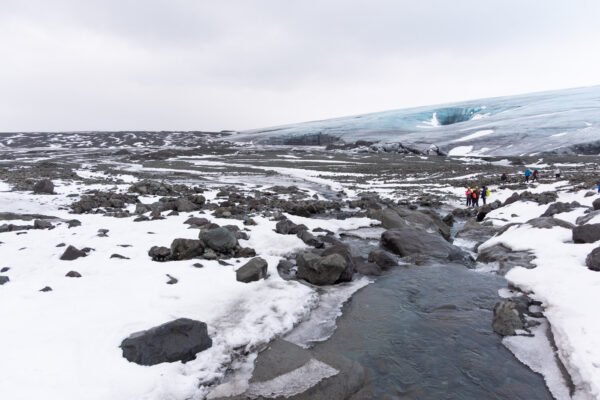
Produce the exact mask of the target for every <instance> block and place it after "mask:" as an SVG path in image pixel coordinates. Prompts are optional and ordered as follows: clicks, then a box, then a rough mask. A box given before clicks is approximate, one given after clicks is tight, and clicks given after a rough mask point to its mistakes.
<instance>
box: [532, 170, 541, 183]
mask: <svg viewBox="0 0 600 400" xmlns="http://www.w3.org/2000/svg"><path fill="white" fill-rule="evenodd" d="M539 174H540V171H538V169H537V168H536V169H535V171H533V179H532V180H531V182H535V181H537V179H538V175H539Z"/></svg>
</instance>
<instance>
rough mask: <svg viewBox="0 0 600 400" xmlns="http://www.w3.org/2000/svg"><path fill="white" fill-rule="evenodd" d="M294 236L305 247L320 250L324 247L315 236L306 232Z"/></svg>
mask: <svg viewBox="0 0 600 400" xmlns="http://www.w3.org/2000/svg"><path fill="white" fill-rule="evenodd" d="M296 236H298V237H299V238H300V240H302V241H303V242H304V243H306V244H307V245H309V246H312V247H316V248H317V249H320V248H321V247H323V246H324V243H323V241H322V240H321V239H319V238H317V237H316V236H315V235H313V234H312V233H310V232H309V231H307V230H302V231H300V232H298V233H297V235H296Z"/></svg>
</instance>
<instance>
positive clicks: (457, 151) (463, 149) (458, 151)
mask: <svg viewBox="0 0 600 400" xmlns="http://www.w3.org/2000/svg"><path fill="white" fill-rule="evenodd" d="M471 151H473V146H457V147H454V148H453V149H452V150H450V151H449V152H448V155H449V156H451V157H452V156H466V155H469V154H470V153H471Z"/></svg>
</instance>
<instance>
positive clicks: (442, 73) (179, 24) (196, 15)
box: [0, 0, 600, 131]
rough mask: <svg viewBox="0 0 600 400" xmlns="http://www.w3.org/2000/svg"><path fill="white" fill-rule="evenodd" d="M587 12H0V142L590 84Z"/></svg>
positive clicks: (524, 8)
mask: <svg viewBox="0 0 600 400" xmlns="http://www.w3.org/2000/svg"><path fill="white" fill-rule="evenodd" d="M599 17H600V1H599V0H589V1H588V0H538V1H534V0H452V1H450V0H437V1H435V0H414V1H408V0H390V1H386V0H381V1H380V0H368V1H367V0H365V1H362V0H361V1H352V0H348V1H341V0H318V1H317V0H315V1H309V0H301V1H295V0H272V1H253V0H241V1H227V0H213V1H201V0H190V1H178V0H165V1H155V0H139V1H127V0H97V1H85V0H73V1H68V0H52V1H49V0H39V1H28V0H14V1H13V0H0V131H33V130H50V131H57V130H142V129H152V130H162V129H165V130H184V129H185V130H222V129H235V130H243V129H250V128H259V127H267V126H273V125H278V124H284V123H292V122H301V121H307V120H315V119H323V118H329V117H336V116H344V115H352V114H359V113H366V112H373V111H383V110H388V109H395V108H403V107H410V106H419V105H426V104H437V103H444V102H450V101H457V100H467V99H474V98H481V97H492V96H499V95H508V94H516V93H527V92H533V91H541V90H549V89H558V88H567V87H576V86H588V85H595V84H600V21H599V20H598V18H599Z"/></svg>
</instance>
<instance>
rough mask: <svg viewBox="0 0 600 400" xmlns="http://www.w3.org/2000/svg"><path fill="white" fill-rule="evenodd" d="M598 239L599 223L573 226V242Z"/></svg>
mask: <svg viewBox="0 0 600 400" xmlns="http://www.w3.org/2000/svg"><path fill="white" fill-rule="evenodd" d="M598 240H600V224H586V225H580V226H576V227H575V228H573V242H575V243H594V242H596V241H598Z"/></svg>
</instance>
